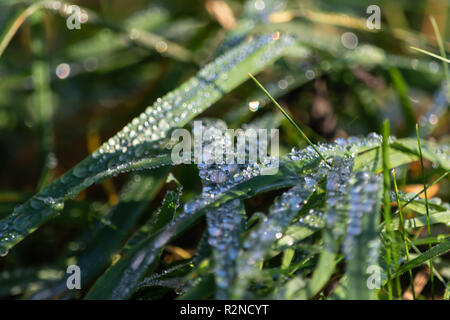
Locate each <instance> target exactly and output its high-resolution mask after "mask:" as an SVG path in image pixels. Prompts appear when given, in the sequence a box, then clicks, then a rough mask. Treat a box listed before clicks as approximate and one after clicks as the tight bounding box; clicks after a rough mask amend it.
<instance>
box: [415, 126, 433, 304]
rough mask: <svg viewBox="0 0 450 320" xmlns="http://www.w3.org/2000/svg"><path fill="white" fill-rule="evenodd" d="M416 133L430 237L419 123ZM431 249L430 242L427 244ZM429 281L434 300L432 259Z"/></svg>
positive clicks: (428, 230) (429, 234) (429, 229)
mask: <svg viewBox="0 0 450 320" xmlns="http://www.w3.org/2000/svg"><path fill="white" fill-rule="evenodd" d="M416 134H417V146H418V148H419V158H420V167H421V172H422V180H423V188H424V196H425V208H426V214H427V235H428V238H430V237H431V226H430V212H429V207H428V195H427V188H426V186H427V185H426V181H425V168H424V166H423V156H422V147H421V144H420V134H419V125H416ZM428 248H429V249H431V243H430V244H429V246H428ZM430 281H431V299H433V300H434V274H433V260H432V259H430Z"/></svg>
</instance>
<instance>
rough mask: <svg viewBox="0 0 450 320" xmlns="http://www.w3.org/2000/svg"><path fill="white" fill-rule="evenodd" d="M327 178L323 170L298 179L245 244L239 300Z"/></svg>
mask: <svg viewBox="0 0 450 320" xmlns="http://www.w3.org/2000/svg"><path fill="white" fill-rule="evenodd" d="M324 174H325V169H324V168H323V169H319V170H317V172H316V173H314V174H310V175H306V176H303V177H299V181H298V183H297V184H296V185H295V186H294V187H292V188H291V189H289V190H288V191H286V192H285V193H283V194H282V195H281V196H280V197H278V198H277V199H276V200H275V202H274V204H273V206H272V207H271V209H270V210H269V213H268V215H267V216H264V218H263V219H262V221H261V223H260V225H259V226H258V227H257V228H256V229H255V230H253V231H252V232H251V233H250V234H249V235H248V237H247V238H246V239H245V240H244V243H243V249H242V250H241V251H240V253H239V257H238V259H237V273H238V279H237V281H236V282H235V290H234V293H235V295H236V297H237V298H242V294H244V292H245V289H246V286H247V284H248V281H249V280H250V279H252V278H254V277H256V276H257V274H258V264H259V263H260V262H261V261H263V259H264V257H265V255H266V254H267V253H268V251H269V250H270V248H271V246H272V245H273V244H274V243H275V242H276V241H278V240H280V239H282V238H283V237H284V233H285V231H286V229H287V227H288V226H289V225H290V224H291V223H292V221H293V219H294V218H295V217H296V215H297V214H298V213H299V211H300V210H301V209H302V208H303V206H304V205H306V204H307V202H308V198H309V196H310V195H311V194H312V193H314V191H315V190H316V187H317V184H318V182H319V180H320V179H321V178H322V177H323V175H324ZM313 215H314V214H311V216H313ZM304 223H310V221H308V222H306V221H305V222H304Z"/></svg>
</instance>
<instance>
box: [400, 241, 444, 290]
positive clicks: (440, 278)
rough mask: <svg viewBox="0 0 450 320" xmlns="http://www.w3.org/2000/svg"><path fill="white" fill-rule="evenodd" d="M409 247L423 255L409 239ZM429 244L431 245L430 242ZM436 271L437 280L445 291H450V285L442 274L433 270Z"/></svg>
mask: <svg viewBox="0 0 450 320" xmlns="http://www.w3.org/2000/svg"><path fill="white" fill-rule="evenodd" d="M447 238H448V237H444V238H443V239H441V240H440V241H437V244H439V243H442V242H443V241H444V240H445V239H447ZM408 242H409V245H410V246H411V248H412V249H413V250H414V251H415V252H416V254H418V255H421V254H422V252H421V251H420V250H419V248H417V247H416V245H415V244H414V241H411V240H409V239H408ZM428 243H431V241H430V242H428ZM433 271H434V275H435V276H436V278H437V279H438V280H439V281H440V282H441V283H442V284H443V285H444V287H445V289H446V290H448V289H450V284H449V283H447V282H446V281H445V280H444V278H442V276H441V274H440V273H439V272H438V271H437V270H436V268H434V269H433Z"/></svg>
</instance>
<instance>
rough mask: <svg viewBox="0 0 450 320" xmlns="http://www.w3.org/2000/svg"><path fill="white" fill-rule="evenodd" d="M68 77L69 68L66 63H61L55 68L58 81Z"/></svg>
mask: <svg viewBox="0 0 450 320" xmlns="http://www.w3.org/2000/svg"><path fill="white" fill-rule="evenodd" d="M69 75H70V66H69V65H68V64H67V63H61V64H59V65H58V66H57V67H56V76H57V77H58V78H60V79H66V78H67V77H68V76H69Z"/></svg>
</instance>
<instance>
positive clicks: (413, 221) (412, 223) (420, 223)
mask: <svg viewBox="0 0 450 320" xmlns="http://www.w3.org/2000/svg"><path fill="white" fill-rule="evenodd" d="M449 222H450V211H448V210H446V211H440V212H436V213H434V214H430V217H429V223H430V225H434V224H439V223H441V224H448V223H449ZM403 224H404V226H403V229H404V230H410V229H415V228H421V227H425V226H427V225H428V221H427V217H426V216H420V217H415V218H410V219H406V220H404V221H403ZM401 225H402V223H401V221H400V219H398V218H395V219H393V220H392V230H401V229H402V227H401ZM427 239H428V238H427ZM430 239H432V238H430Z"/></svg>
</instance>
